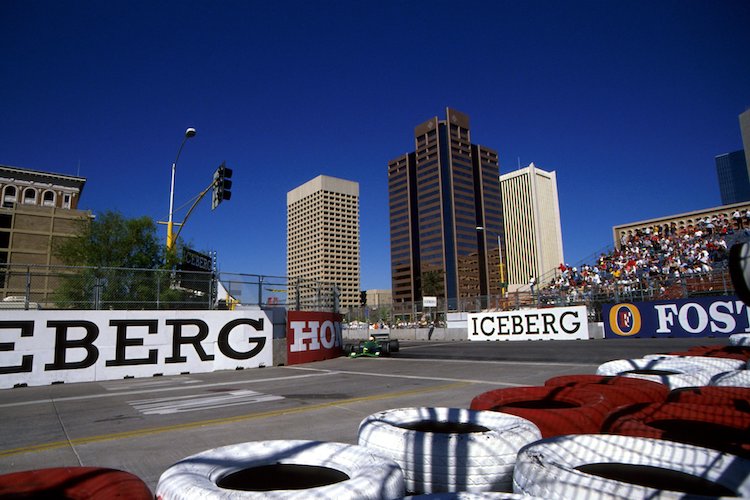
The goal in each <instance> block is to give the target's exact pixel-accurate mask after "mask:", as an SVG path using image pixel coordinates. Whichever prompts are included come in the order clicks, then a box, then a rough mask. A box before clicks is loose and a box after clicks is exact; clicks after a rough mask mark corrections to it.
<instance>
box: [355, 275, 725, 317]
mask: <svg viewBox="0 0 750 500" xmlns="http://www.w3.org/2000/svg"><path fill="white" fill-rule="evenodd" d="M733 293H734V286H733V285H732V280H731V277H730V276H729V271H728V270H727V269H726V268H722V269H718V270H714V271H711V272H706V273H691V274H683V275H681V276H672V277H668V278H665V277H661V276H659V277H652V276H648V275H645V276H641V277H640V278H633V279H627V280H626V279H622V280H619V281H618V282H613V283H607V284H603V285H593V284H590V285H584V286H578V287H573V286H569V287H566V288H551V287H548V288H544V287H542V288H540V289H537V290H534V291H531V290H530V289H528V288H526V289H523V290H521V291H517V292H509V293H505V294H504V295H493V296H478V297H464V298H459V299H450V300H445V299H442V298H438V300H437V306H435V307H426V306H424V305H423V303H422V301H415V302H393V303H392V304H386V305H382V304H381V305H379V306H377V307H369V306H366V305H365V306H362V307H358V308H350V309H349V310H348V311H346V312H345V314H346V319H347V320H348V321H350V322H365V323H370V324H373V323H382V324H383V325H386V324H387V325H394V326H408V327H413V326H428V325H435V326H445V323H446V320H447V317H448V314H449V313H453V312H480V311H510V310H518V309H529V308H545V307H556V306H573V305H585V306H586V307H587V309H588V312H589V319H590V320H591V321H601V311H602V305H603V304H608V303H618V302H639V301H640V302H644V301H653V300H677V299H686V298H690V297H700V296H709V295H732V294H733Z"/></svg>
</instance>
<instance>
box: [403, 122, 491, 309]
mask: <svg viewBox="0 0 750 500" xmlns="http://www.w3.org/2000/svg"><path fill="white" fill-rule="evenodd" d="M414 142H415V151H414V152H411V153H407V154H404V155H401V156H399V157H398V158H396V159H394V160H391V161H390V162H389V163H388V194H389V202H390V225H391V280H392V287H393V300H394V302H396V303H398V302H412V301H420V300H421V299H422V297H423V296H425V295H436V296H438V297H444V298H448V299H450V300H454V299H460V298H466V297H479V296H486V295H497V294H499V293H500V290H501V287H502V284H501V282H500V262H501V259H502V252H501V248H502V238H503V237H502V205H501V201H500V182H499V171H498V169H499V166H498V165H499V164H498V156H497V152H496V151H494V150H492V149H489V148H486V147H484V146H479V145H476V144H472V143H471V137H470V131H469V117H468V116H467V115H465V114H463V113H460V112H458V111H456V110H453V109H450V108H446V118H445V120H440V119H438V117H434V118H432V119H430V120H428V121H426V122H424V123H422V124H421V125H418V126H417V127H416V128H415V129H414Z"/></svg>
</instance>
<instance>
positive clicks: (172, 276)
mask: <svg viewBox="0 0 750 500" xmlns="http://www.w3.org/2000/svg"><path fill="white" fill-rule="evenodd" d="M0 299H2V301H1V302H0V308H2V309H93V310H102V309H130V310H142V309H143V310H146V309H234V308H237V307H244V306H264V307H285V308H288V309H294V310H319V311H326V310H330V311H336V308H337V307H338V303H337V290H336V287H335V285H333V284H330V283H322V282H317V281H309V280H303V279H291V280H290V279H287V278H285V277H276V276H263V275H254V274H228V273H211V272H196V271H180V270H165V269H130V268H111V267H106V268H105V267H68V266H39V265H17V264H15V265H14V264H7V265H0Z"/></svg>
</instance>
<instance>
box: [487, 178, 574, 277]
mask: <svg viewBox="0 0 750 500" xmlns="http://www.w3.org/2000/svg"><path fill="white" fill-rule="evenodd" d="M500 189H501V190H502V193H503V216H504V219H503V226H504V230H505V248H506V252H507V253H506V257H507V270H508V283H509V288H510V289H514V288H515V289H518V288H521V287H523V286H526V285H528V284H529V280H530V278H531V277H534V278H535V280H536V281H537V282H538V281H539V280H540V278H542V277H544V276H545V275H546V274H548V273H550V272H551V271H553V270H554V269H555V268H556V267H557V266H559V265H560V263H562V262H564V258H563V246H562V229H561V225H560V204H559V202H558V199H557V175H556V174H555V172H545V171H544V170H541V169H539V168H536V166H535V165H534V164H533V163H532V164H530V165H529V166H528V167H526V168H522V169H520V170H516V171H514V172H510V173H507V174H505V175H502V176H500Z"/></svg>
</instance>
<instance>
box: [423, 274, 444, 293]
mask: <svg viewBox="0 0 750 500" xmlns="http://www.w3.org/2000/svg"><path fill="white" fill-rule="evenodd" d="M442 292H443V271H442V270H440V269H436V270H434V271H425V272H423V273H422V297H424V296H428V297H431V296H442V294H443V293H442Z"/></svg>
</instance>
